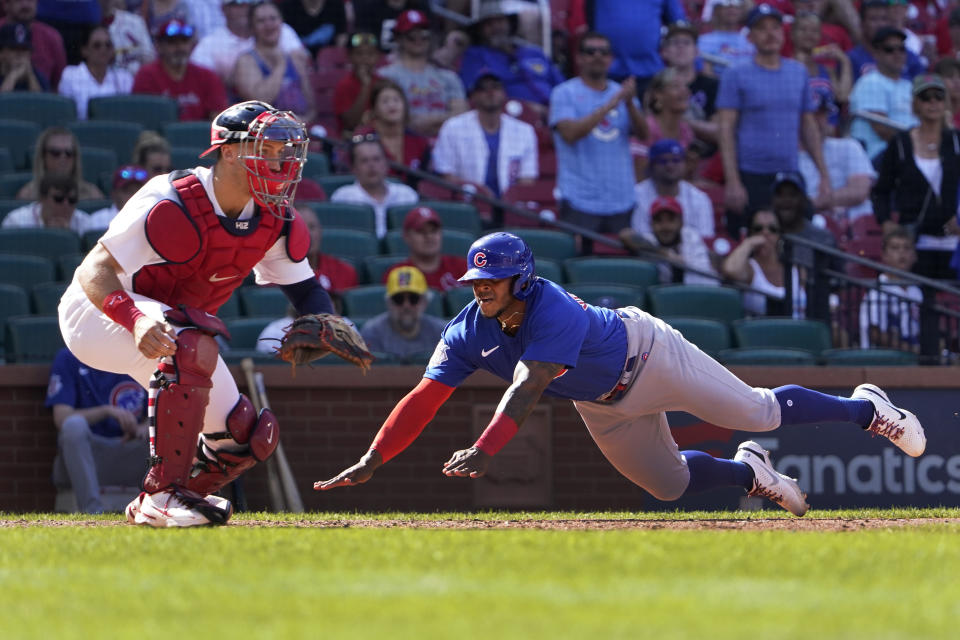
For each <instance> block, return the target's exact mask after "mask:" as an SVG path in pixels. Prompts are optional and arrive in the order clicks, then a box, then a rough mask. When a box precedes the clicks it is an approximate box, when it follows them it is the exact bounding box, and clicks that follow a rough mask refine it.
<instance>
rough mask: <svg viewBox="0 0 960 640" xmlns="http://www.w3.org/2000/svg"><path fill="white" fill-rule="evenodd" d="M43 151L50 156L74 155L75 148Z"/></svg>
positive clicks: (67, 156)
mask: <svg viewBox="0 0 960 640" xmlns="http://www.w3.org/2000/svg"><path fill="white" fill-rule="evenodd" d="M43 152H44V153H45V154H47V155H48V156H53V157H54V158H60V157H66V158H72V157H73V149H44V150H43Z"/></svg>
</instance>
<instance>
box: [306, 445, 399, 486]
mask: <svg viewBox="0 0 960 640" xmlns="http://www.w3.org/2000/svg"><path fill="white" fill-rule="evenodd" d="M382 464H383V456H381V455H380V453H379V452H378V451H376V450H374V449H371V450H370V451H368V452H367V455H365V456H363V457H362V458H360V462H358V463H357V464H355V465H353V466H352V467H349V468H347V469H344V470H343V471H341V472H340V473H339V474H338V475H336V476H334V477H333V478H330V479H329V480H318V481H317V482H314V483H313V489H314V491H327V490H328V489H336V488H337V487H352V486H354V485H357V484H363V483H364V482H366V481H367V480H369V479H370V478H372V477H373V472H374V471H376V470H377V469H378V468H379V467H380V465H382Z"/></svg>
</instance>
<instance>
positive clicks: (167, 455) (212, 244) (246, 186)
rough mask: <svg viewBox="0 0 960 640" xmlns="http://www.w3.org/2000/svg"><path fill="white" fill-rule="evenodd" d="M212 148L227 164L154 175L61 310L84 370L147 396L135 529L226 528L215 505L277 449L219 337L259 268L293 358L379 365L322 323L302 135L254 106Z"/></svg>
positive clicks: (328, 308) (288, 118) (223, 509)
mask: <svg viewBox="0 0 960 640" xmlns="http://www.w3.org/2000/svg"><path fill="white" fill-rule="evenodd" d="M210 142H211V146H210V148H209V149H208V150H207V151H205V152H204V153H203V154H202V155H207V154H209V153H215V154H216V156H217V160H216V163H215V164H214V166H213V167H212V168H209V169H208V168H205V167H197V168H195V169H192V170H190V171H175V172H173V173H171V174H169V175H161V176H157V177H155V178H153V179H152V180H150V181H149V182H148V183H147V184H145V185H144V186H143V187H142V188H141V189H140V190H139V191H138V192H137V193H136V194H135V195H134V196H133V197H132V198H131V199H130V201H129V202H128V203H127V204H126V206H124V207H123V209H122V210H121V211H120V212H119V213H118V214H117V216H116V218H115V219H114V220H113V221H112V222H111V224H110V228H109V229H108V230H107V232H106V233H105V234H104V235H103V237H102V238H101V239H100V241H99V242H98V244H97V246H96V247H94V249H93V250H91V251H90V253H89V254H88V255H87V257H86V258H85V259H84V261H83V263H82V264H81V265H80V266H79V267H78V268H77V271H76V273H75V274H74V278H73V282H72V283H71V284H70V286H69V288H68V289H67V291H66V293H65V294H64V296H63V299H62V300H61V303H60V308H59V316H60V327H61V331H62V333H63V337H64V340H65V342H66V344H67V346H68V347H69V348H70V350H71V351H72V352H73V353H74V355H76V356H77V358H78V359H79V360H80V361H81V362H84V363H85V364H87V365H89V366H91V367H94V368H96V369H102V370H105V371H112V372H115V373H126V374H129V375H130V376H131V377H133V379H134V380H136V381H137V382H139V383H140V384H141V385H143V386H144V387H145V388H148V390H149V403H148V405H149V406H148V421H149V425H150V455H151V458H150V462H151V467H150V470H149V472H148V473H147V476H146V478H145V479H144V481H143V489H144V491H143V492H142V493H141V494H140V495H139V496H138V497H137V498H136V499H134V500H133V502H131V503H130V505H128V506H127V510H126V514H127V519H128V521H129V522H130V523H132V524H148V525H151V526H154V527H191V526H198V525H208V524H224V523H225V522H226V521H227V520H228V519H229V518H230V515H231V513H232V506H231V504H230V502H229V501H227V500H225V499H223V498H219V497H216V496H213V495H211V494H213V493H214V492H216V491H217V490H218V489H220V488H221V487H223V486H224V485H226V484H227V483H229V482H231V481H232V480H234V479H235V478H237V477H238V476H239V475H240V474H242V473H243V472H244V471H246V470H247V469H249V468H250V467H252V466H253V465H255V464H256V463H257V462H262V461H263V460H266V459H267V458H268V457H269V456H270V455H271V454H272V453H273V451H274V449H275V448H276V447H277V443H278V435H279V433H278V425H277V420H276V417H275V416H274V415H273V413H271V412H270V411H269V410H267V409H265V410H263V411H261V412H260V413H259V415H258V414H257V413H256V411H255V410H254V407H253V404H252V403H251V402H250V400H249V399H248V398H247V397H246V396H244V395H242V394H240V393H239V392H238V390H237V386H236V383H235V382H234V380H233V376H232V375H231V374H230V371H229V370H228V369H227V366H226V364H224V361H223V359H222V358H220V356H219V353H218V347H217V342H216V340H215V336H217V335H223V336H225V337H227V338H229V336H228V335H227V331H226V328H225V327H224V324H223V322H221V321H220V320H219V319H218V318H217V317H216V315H215V314H216V312H217V309H219V307H220V306H221V305H222V304H223V303H224V302H225V301H226V300H227V299H228V298H229V297H230V295H231V294H232V293H233V290H234V289H236V288H237V287H238V286H240V284H241V283H242V282H243V280H244V278H246V276H247V275H248V274H249V273H250V271H251V270H252V271H253V272H254V273H255V274H256V281H257V284H276V285H279V287H280V288H281V289H282V290H283V292H284V293H285V294H286V295H287V297H288V298H289V299H290V302H291V304H293V306H294V308H295V309H296V310H297V313H298V314H299V315H301V316H304V317H303V318H300V319H298V320H297V321H296V322H295V323H294V326H293V327H292V328H291V333H290V336H289V337H290V338H291V339H290V340H288V341H286V343H285V344H284V345H283V346H282V347H281V350H280V352H281V353H280V355H281V356H282V357H284V358H286V359H289V360H290V361H292V362H294V363H299V362H306V361H308V360H310V359H312V358H314V357H318V356H320V355H323V354H325V353H326V352H327V351H333V352H335V353H338V354H339V355H342V356H343V357H345V358H348V359H350V360H351V361H353V362H355V363H357V364H359V365H360V366H361V367H362V368H363V369H364V370H366V368H368V367H369V365H370V361H371V360H372V357H371V356H370V354H369V353H368V352H367V351H366V348H365V347H364V345H363V340H362V339H361V338H360V336H359V335H356V332H355V331H354V330H353V329H352V328H351V327H350V326H349V325H347V324H346V323H345V322H343V320H342V319H340V318H338V317H336V316H332V315H323V314H329V313H330V312H332V311H333V307H332V304H331V302H330V298H329V296H328V295H327V293H326V291H324V289H323V287H321V286H320V284H319V283H318V281H317V280H316V278H315V277H314V274H313V271H312V270H311V269H310V266H309V265H308V264H307V260H306V259H305V258H306V255H307V251H308V250H309V248H310V237H309V233H308V232H307V228H306V225H305V224H304V222H303V220H301V219H300V217H299V216H298V215H297V214H296V212H295V211H294V210H293V209H292V207H290V206H289V203H290V202H291V201H292V200H293V194H294V191H295V189H296V186H297V183H298V182H299V181H300V175H301V171H302V169H303V164H304V162H305V161H306V154H307V142H308V141H307V134H306V130H305V128H304V125H303V124H302V123H301V122H300V121H299V120H297V118H296V117H295V116H293V115H292V114H291V113H289V112H285V111H278V110H276V109H274V108H273V107H271V106H270V105H268V104H266V103H264V102H257V101H250V102H243V103H240V104H236V105H233V106H232V107H229V108H228V109H226V110H225V111H223V112H222V113H220V114H219V115H218V116H217V117H216V119H215V120H214V121H213V124H212V126H211V133H210ZM316 314H320V315H316Z"/></svg>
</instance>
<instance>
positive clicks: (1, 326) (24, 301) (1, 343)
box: [0, 284, 30, 359]
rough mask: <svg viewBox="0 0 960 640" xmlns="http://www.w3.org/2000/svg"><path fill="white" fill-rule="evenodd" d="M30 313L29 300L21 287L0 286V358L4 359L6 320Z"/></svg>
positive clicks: (11, 285)
mask: <svg viewBox="0 0 960 640" xmlns="http://www.w3.org/2000/svg"><path fill="white" fill-rule="evenodd" d="M29 313H30V298H29V296H27V292H26V291H24V290H23V287H18V286H16V285H13V284H0V357H2V358H4V359H6V353H7V352H6V337H7V318H9V317H11V316H25V315H29Z"/></svg>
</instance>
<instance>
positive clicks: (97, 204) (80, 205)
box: [77, 198, 113, 247]
mask: <svg viewBox="0 0 960 640" xmlns="http://www.w3.org/2000/svg"><path fill="white" fill-rule="evenodd" d="M112 206H113V200H111V199H110V198H94V199H92V200H80V201H78V202H77V209H80V211H86V212H87V213H94V212H96V211H99V210H100V209H106V208H107V207H112ZM103 231H104V230H103V229H101V230H100V231H99V232H98V233H100V234H101V235H103ZM99 238H100V236H97V239H99ZM94 244H96V242H94ZM90 246H91V247H92V246H93V245H90Z"/></svg>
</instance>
